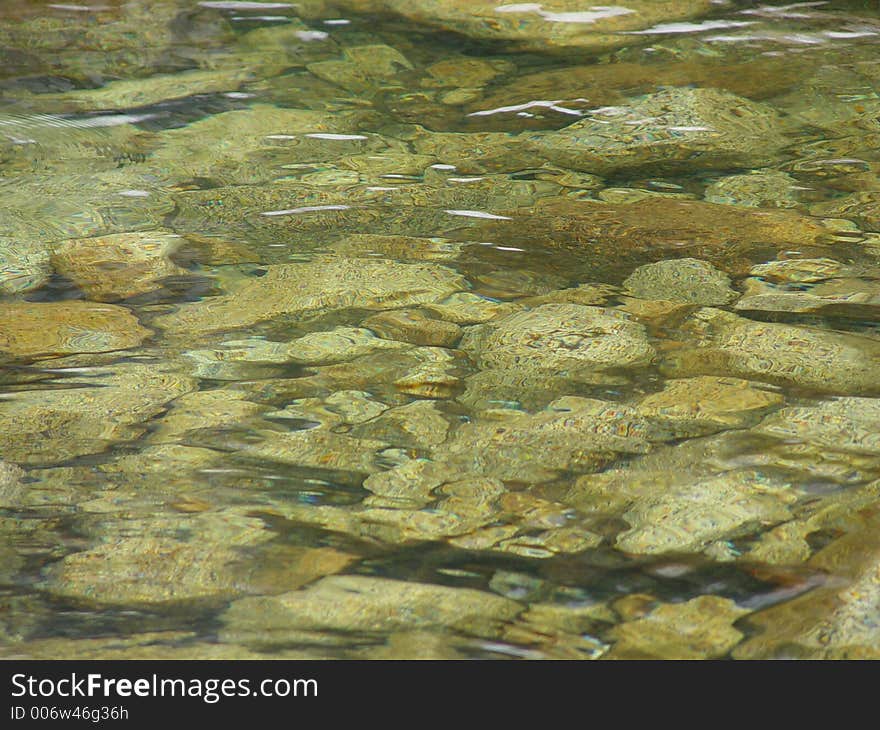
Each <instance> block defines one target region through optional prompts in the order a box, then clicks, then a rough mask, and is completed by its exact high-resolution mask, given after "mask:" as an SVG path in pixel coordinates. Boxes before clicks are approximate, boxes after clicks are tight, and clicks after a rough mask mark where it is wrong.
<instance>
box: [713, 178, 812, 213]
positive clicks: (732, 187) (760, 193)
mask: <svg viewBox="0 0 880 730" xmlns="http://www.w3.org/2000/svg"><path fill="white" fill-rule="evenodd" d="M800 189H801V186H800V185H799V184H798V181H797V180H795V179H794V178H793V177H791V176H790V175H788V174H787V173H784V172H782V171H780V170H756V171H754V172H751V173H749V174H748V175H728V176H727V177H723V178H721V179H720V180H718V181H716V182H714V183H712V184H711V185H710V186H709V187H707V188H706V194H705V199H706V200H707V201H708V202H710V203H722V204H724V205H742V206H745V207H748V208H797V207H798V206H799V205H800V202H799V201H798V195H797V193H798V191H799V190H800Z"/></svg>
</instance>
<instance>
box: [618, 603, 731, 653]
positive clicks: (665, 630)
mask: <svg viewBox="0 0 880 730" xmlns="http://www.w3.org/2000/svg"><path fill="white" fill-rule="evenodd" d="M747 613H748V610H747V609H744V608H740V607H739V606H737V605H736V604H735V603H734V602H733V601H731V600H730V599H729V598H720V597H718V596H700V597H699V598H693V599H691V600H690V601H688V602H687V603H679V604H663V605H661V606H659V607H658V608H655V609H654V610H653V611H651V613H649V614H648V615H647V616H645V617H644V618H639V619H636V620H635V621H629V622H627V623H624V624H620V625H619V626H616V627H615V628H614V629H612V630H611V634H610V636H611V638H612V639H613V640H614V644H613V646H612V648H611V651H610V652H609V653H608V654H607V655H606V657H605V658H607V659H717V658H720V657H722V656H724V655H726V654H727V653H728V652H729V651H730V650H731V649H733V647H735V646H736V645H737V644H738V643H739V642H740V641H741V640H742V638H743V634H742V633H741V632H740V631H738V630H737V629H735V628H734V627H733V625H732V624H733V623H734V621H736V620H737V619H738V618H740V617H741V616H744V615H745V614H747Z"/></svg>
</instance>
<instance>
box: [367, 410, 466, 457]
mask: <svg viewBox="0 0 880 730" xmlns="http://www.w3.org/2000/svg"><path fill="white" fill-rule="evenodd" d="M449 428H450V426H449V421H448V420H447V418H446V417H444V415H443V414H442V413H441V411H440V410H439V409H438V408H437V404H436V402H435V401H430V400H424V401H414V402H412V403H408V404H407V405H405V406H400V407H398V408H391V409H389V410H387V411H385V412H384V413H382V415H380V416H379V417H378V418H375V419H373V420H371V421H367V422H366V423H363V424H361V425H359V426H357V427H356V428H355V429H354V430H353V431H352V434H353V435H354V436H360V437H366V438H373V439H377V440H380V441H386V442H388V443H389V444H392V445H394V446H401V447H404V448H411V449H427V448H430V447H433V446H437V445H439V444H441V443H443V442H444V441H445V440H446V436H447V434H448V432H449Z"/></svg>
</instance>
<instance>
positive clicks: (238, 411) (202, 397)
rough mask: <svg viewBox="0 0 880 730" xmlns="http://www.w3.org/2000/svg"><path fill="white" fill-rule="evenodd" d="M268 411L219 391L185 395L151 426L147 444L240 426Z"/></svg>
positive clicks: (174, 402) (202, 391) (236, 393)
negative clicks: (208, 430)
mask: <svg viewBox="0 0 880 730" xmlns="http://www.w3.org/2000/svg"><path fill="white" fill-rule="evenodd" d="M268 411H269V408H267V407H266V406H261V405H258V404H257V403H251V402H250V401H248V400H247V399H246V398H245V397H244V394H243V393H239V392H235V391H229V390H225V389H222V388H217V389H215V390H199V391H194V392H192V393H185V394H184V395H182V396H180V397H179V398H176V399H175V400H174V401H172V402H171V403H170V404H169V408H168V411H167V412H166V413H165V414H164V415H163V416H162V418H161V419H159V420H158V421H157V422H154V423H153V425H152V428H151V431H150V437H149V440H150V442H151V443H155V444H161V443H169V442H173V441H180V440H181V439H183V438H184V437H185V435H186V434H187V433H189V432H190V431H197V430H201V429H210V428H229V427H234V426H240V425H243V424H246V423H251V422H253V421H254V420H255V419H258V418H259V417H260V416H262V415H263V414H266V413H268Z"/></svg>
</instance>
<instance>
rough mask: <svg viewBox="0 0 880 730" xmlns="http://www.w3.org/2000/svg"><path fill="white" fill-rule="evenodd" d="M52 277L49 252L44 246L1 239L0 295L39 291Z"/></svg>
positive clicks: (5, 237) (6, 238)
mask: <svg viewBox="0 0 880 730" xmlns="http://www.w3.org/2000/svg"><path fill="white" fill-rule="evenodd" d="M51 275H52V267H51V265H50V264H49V251H48V250H47V249H46V248H45V247H44V246H42V245H39V244H36V243H29V242H22V241H17V240H15V238H13V237H7V236H3V237H2V238H0V295H4V294H18V293H19V292H24V291H29V290H30V289H37V288H39V287H40V286H42V285H43V284H45V283H46V282H47V281H49V277H50V276H51Z"/></svg>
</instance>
